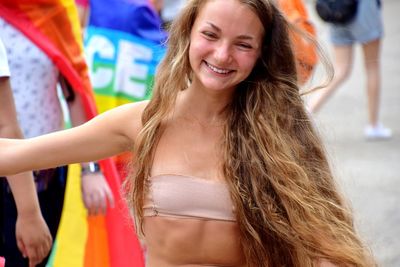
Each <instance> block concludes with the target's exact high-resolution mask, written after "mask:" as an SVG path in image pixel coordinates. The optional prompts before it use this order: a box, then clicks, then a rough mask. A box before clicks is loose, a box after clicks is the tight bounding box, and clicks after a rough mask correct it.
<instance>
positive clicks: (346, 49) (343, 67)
mask: <svg viewBox="0 0 400 267" xmlns="http://www.w3.org/2000/svg"><path fill="white" fill-rule="evenodd" d="M334 58H335V63H334V69H335V75H334V77H333V79H332V81H331V83H330V84H329V85H328V86H327V87H326V88H324V89H321V92H320V93H319V94H318V95H317V96H315V97H314V98H312V99H311V100H310V103H309V111H310V112H311V113H316V112H318V111H319V110H320V109H321V107H322V105H323V104H325V103H326V101H327V100H328V99H329V97H330V96H331V95H332V94H333V93H334V92H335V91H336V89H337V88H338V87H339V86H340V85H341V84H342V83H343V82H344V81H345V80H346V79H347V78H348V77H349V75H350V73H351V68H352V65H353V46H352V45H340V46H337V45H335V46H334Z"/></svg>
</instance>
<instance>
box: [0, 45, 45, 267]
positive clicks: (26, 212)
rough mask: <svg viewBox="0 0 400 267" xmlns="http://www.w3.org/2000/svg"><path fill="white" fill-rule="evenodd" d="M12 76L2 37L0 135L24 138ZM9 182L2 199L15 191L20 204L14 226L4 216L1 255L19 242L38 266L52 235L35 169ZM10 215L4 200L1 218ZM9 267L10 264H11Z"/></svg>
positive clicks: (0, 225) (19, 247)
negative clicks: (16, 106)
mask: <svg viewBox="0 0 400 267" xmlns="http://www.w3.org/2000/svg"><path fill="white" fill-rule="evenodd" d="M9 77H10V71H9V68H8V61H7V56H6V51H5V48H4V45H3V43H2V41H1V39H0V137H7V138H23V135H22V132H21V129H20V128H19V125H18V121H17V114H16V111H15V105H14V98H13V95H12V90H11V87H10V80H9ZM1 180H3V179H1ZM7 181H8V183H9V189H8V190H7V191H6V190H4V189H5V188H4V187H1V188H0V199H2V200H4V197H3V196H4V194H10V193H11V192H12V201H13V203H12V205H14V206H16V212H17V219H16V222H15V223H13V224H11V225H7V222H8V221H6V220H4V219H3V220H2V221H1V222H0V233H1V236H0V238H1V242H2V243H1V245H0V256H4V255H6V254H7V253H6V252H5V250H8V249H10V247H11V246H13V245H16V246H17V247H13V248H12V249H16V250H19V251H20V253H21V254H22V256H23V257H25V258H28V259H29V266H35V265H36V264H38V263H40V262H41V261H42V260H43V259H44V258H45V257H46V256H47V255H48V253H49V251H50V249H51V245H52V238H51V235H50V231H49V228H48V227H47V225H46V222H45V221H44V219H43V217H42V213H41V211H40V207H39V201H38V197H37V195H36V188H35V183H34V181H33V177H32V172H25V173H21V174H17V175H15V176H10V177H8V178H7ZM14 201H15V204H14ZM8 216H15V215H14V214H9V213H8V212H7V210H6V209H4V203H2V205H0V217H1V218H7V217H8ZM4 240H13V242H11V243H9V244H7V248H6V246H5V244H3V242H4ZM11 260H12V259H10V261H11ZM7 266H9V264H8V263H7Z"/></svg>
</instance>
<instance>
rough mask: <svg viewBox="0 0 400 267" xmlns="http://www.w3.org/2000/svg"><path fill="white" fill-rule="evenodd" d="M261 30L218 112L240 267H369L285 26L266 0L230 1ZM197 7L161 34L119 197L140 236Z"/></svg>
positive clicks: (194, 0) (196, 1)
mask: <svg viewBox="0 0 400 267" xmlns="http://www.w3.org/2000/svg"><path fill="white" fill-rule="evenodd" d="M238 1H239V2H241V3H242V4H245V5H247V6H248V7H249V8H251V9H252V10H253V11H254V12H255V13H256V14H257V16H258V17H259V19H260V20H261V22H262V24H263V26H264V28H265V36H264V39H263V50H262V55H261V57H260V59H259V61H258V62H257V64H256V67H255V68H254V69H253V72H252V73H251V74H250V75H249V77H248V78H247V79H246V80H245V81H243V82H242V83H241V84H239V85H238V88H237V90H236V91H235V94H234V97H233V101H232V103H231V104H230V105H229V107H228V108H227V110H228V111H227V113H228V122H227V124H226V126H225V131H224V135H223V140H221V141H222V143H223V148H222V149H223V172H224V175H225V177H226V180H227V183H228V186H229V189H230V193H231V198H232V200H233V202H234V205H235V207H236V216H237V224H238V226H239V229H240V239H241V244H242V247H243V251H244V253H245V256H246V262H247V266H257V267H259V266H269V267H275V266H301V267H303V266H314V265H315V263H316V261H317V260H318V259H327V260H329V261H331V262H333V263H336V264H338V265H339V266H373V265H374V263H373V261H372V260H371V258H370V257H369V254H368V252H367V250H366V249H365V247H364V246H363V244H362V242H361V241H360V240H359V238H358V237H357V235H356V233H355V229H354V226H353V219H352V215H351V213H350V211H349V210H348V208H347V207H346V205H345V204H344V202H343V200H342V197H341V196H340V195H339V193H338V190H337V188H336V185H335V183H334V179H333V177H332V172H331V170H330V167H329V164H328V161H327V158H326V155H325V151H324V148H323V146H322V144H321V141H320V139H319V137H318V135H317V134H316V133H315V131H314V129H313V126H312V123H311V122H310V119H309V118H308V115H307V113H306V112H305V109H304V104H303V101H302V99H301V96H300V93H299V88H298V83H297V74H296V65H295V61H294V57H293V53H292V49H291V44H290V41H289V37H288V29H287V28H288V25H287V22H286V21H285V19H284V18H283V16H282V15H281V13H280V12H279V11H278V10H277V8H276V7H275V5H274V4H273V3H272V1H267V0H238ZM206 2H207V1H206V0H191V1H188V4H187V5H186V7H184V9H183V10H182V12H181V14H180V16H179V17H178V18H177V19H176V20H175V21H174V22H173V24H172V25H171V27H170V32H169V40H168V51H167V53H166V56H165V58H164V59H163V61H162V62H161V64H160V66H159V68H158V72H157V75H156V79H155V85H154V94H153V97H152V99H151V101H150V102H149V104H148V105H147V107H146V109H145V110H144V113H143V116H142V123H143V129H142V131H141V133H140V135H139V140H138V142H137V146H136V148H135V151H136V155H137V157H136V160H135V162H134V166H135V170H134V171H132V174H131V176H130V178H129V180H128V183H127V185H130V186H129V187H128V191H129V192H128V193H129V195H128V200H129V202H130V204H131V206H132V207H133V208H134V212H135V215H136V217H137V220H138V225H137V226H138V228H139V232H142V233H143V228H142V223H143V204H144V199H145V195H146V193H147V186H146V181H147V179H148V177H149V176H150V170H151V166H152V162H153V154H154V151H155V148H156V146H157V142H158V140H159V139H160V136H161V134H162V130H163V121H164V120H165V118H166V117H167V116H168V115H169V114H170V112H171V110H172V108H173V107H174V104H175V101H176V98H177V94H178V93H179V92H180V91H181V90H184V89H185V88H186V87H187V85H188V83H190V76H191V67H190V63H189V58H188V50H189V45H190V32H191V28H192V26H193V24H194V21H195V19H196V16H197V14H198V12H199V10H200V8H201V7H202V5H204V3H206Z"/></svg>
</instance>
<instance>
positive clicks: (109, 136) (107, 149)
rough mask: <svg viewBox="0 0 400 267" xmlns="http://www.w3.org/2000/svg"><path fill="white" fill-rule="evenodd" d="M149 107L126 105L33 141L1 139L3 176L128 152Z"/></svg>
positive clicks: (138, 104) (1, 170) (0, 171)
mask: <svg viewBox="0 0 400 267" xmlns="http://www.w3.org/2000/svg"><path fill="white" fill-rule="evenodd" d="M146 104H147V102H139V103H134V104H127V105H123V106H120V107H117V108H115V109H112V110H110V111H107V112H105V113H103V114H101V115H99V116H97V117H95V118H93V119H92V120H90V121H89V122H87V123H85V124H83V125H81V126H78V127H75V128H72V129H68V130H63V131H58V132H54V133H51V134H47V135H43V136H39V137H35V138H31V139H24V140H16V139H0V176H7V175H12V174H16V173H20V172H23V171H28V170H38V169H46V168H52V167H56V166H60V165H65V164H70V163H78V162H88V161H96V160H100V159H103V158H107V157H109V156H113V155H116V154H119V153H122V152H125V151H128V150H130V149H131V148H132V146H133V144H134V140H135V138H136V136H137V134H138V133H139V131H140V129H141V114H142V111H143V109H144V107H145V106H146ZM38 155H40V156H38Z"/></svg>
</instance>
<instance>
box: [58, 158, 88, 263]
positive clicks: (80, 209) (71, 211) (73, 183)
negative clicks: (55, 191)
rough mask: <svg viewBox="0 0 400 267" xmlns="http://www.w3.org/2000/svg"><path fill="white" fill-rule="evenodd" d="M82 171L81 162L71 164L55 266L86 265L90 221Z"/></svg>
mask: <svg viewBox="0 0 400 267" xmlns="http://www.w3.org/2000/svg"><path fill="white" fill-rule="evenodd" d="M80 171H81V169H80V166H79V164H73V165H69V168H68V178H67V185H66V189H65V198H64V208H63V213H62V216H61V221H60V226H59V228H58V232H57V248H56V251H55V255H54V265H53V267H72V266H73V267H83V266H84V265H83V264H84V256H85V246H86V240H87V236H88V222H87V211H86V209H85V207H84V204H83V201H82V193H81V182H80V181H81V178H80Z"/></svg>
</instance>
